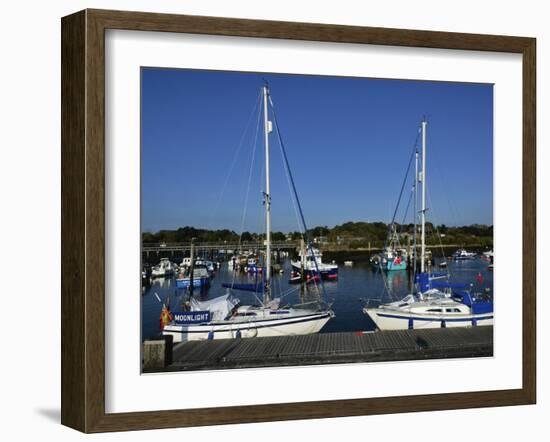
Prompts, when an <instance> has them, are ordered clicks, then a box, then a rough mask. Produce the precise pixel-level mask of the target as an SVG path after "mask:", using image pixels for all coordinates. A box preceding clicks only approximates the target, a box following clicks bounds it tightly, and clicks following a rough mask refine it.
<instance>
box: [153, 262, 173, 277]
mask: <svg viewBox="0 0 550 442" xmlns="http://www.w3.org/2000/svg"><path fill="white" fill-rule="evenodd" d="M173 274H174V265H173V264H172V263H171V262H170V260H169V259H168V258H161V259H160V262H159V263H158V265H156V266H154V267H153V268H152V269H151V277H153V278H161V277H165V276H172V275H173Z"/></svg>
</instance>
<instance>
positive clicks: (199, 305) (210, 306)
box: [191, 294, 239, 321]
mask: <svg viewBox="0 0 550 442" xmlns="http://www.w3.org/2000/svg"><path fill="white" fill-rule="evenodd" d="M238 303H239V300H238V299H237V298H234V297H232V296H231V294H226V295H223V296H220V297H218V298H215V299H209V300H208V301H197V300H196V299H194V298H193V299H191V311H205V310H208V311H209V312H210V319H211V320H212V321H221V320H223V319H225V318H226V317H227V315H229V313H230V312H231V310H233V308H234V307H235V306H236V305H237V304H238Z"/></svg>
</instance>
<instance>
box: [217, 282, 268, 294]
mask: <svg viewBox="0 0 550 442" xmlns="http://www.w3.org/2000/svg"><path fill="white" fill-rule="evenodd" d="M222 287H224V288H226V289H234V290H243V291H246V292H256V293H262V292H263V291H264V287H263V284H262V283H261V282H259V283H258V284H227V283H223V284H222Z"/></svg>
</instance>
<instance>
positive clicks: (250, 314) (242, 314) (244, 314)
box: [239, 312, 256, 316]
mask: <svg viewBox="0 0 550 442" xmlns="http://www.w3.org/2000/svg"><path fill="white" fill-rule="evenodd" d="M239 316H256V313H254V312H243V313H239Z"/></svg>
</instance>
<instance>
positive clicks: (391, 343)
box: [166, 326, 493, 371]
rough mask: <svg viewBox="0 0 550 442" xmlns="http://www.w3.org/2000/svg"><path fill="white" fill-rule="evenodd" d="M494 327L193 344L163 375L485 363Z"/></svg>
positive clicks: (179, 348)
mask: <svg viewBox="0 0 550 442" xmlns="http://www.w3.org/2000/svg"><path fill="white" fill-rule="evenodd" d="M492 354H493V327H490V326H487V327H469V328H466V327H465V328H462V327H461V328H442V329H426V330H396V331H383V332H380V331H379V332H374V333H351V332H350V333H348V332H346V333H321V334H316V335H304V336H280V337H269V338H247V339H224V340H214V341H193V342H187V343H181V344H177V345H175V346H174V349H173V355H172V359H173V362H172V364H171V365H169V366H168V367H167V368H166V370H169V371H184V370H212V369H220V368H221V369H223V368H245V367H269V366H289V365H312V364H334V363H349V362H381V361H398V360H414V359H433V358H459V357H488V356H492Z"/></svg>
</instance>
